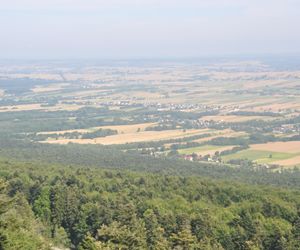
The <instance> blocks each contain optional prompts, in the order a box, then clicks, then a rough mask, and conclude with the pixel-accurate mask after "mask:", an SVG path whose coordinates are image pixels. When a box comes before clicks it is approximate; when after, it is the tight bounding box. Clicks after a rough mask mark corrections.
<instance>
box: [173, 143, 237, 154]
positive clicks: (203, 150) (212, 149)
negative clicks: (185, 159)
mask: <svg viewBox="0 0 300 250" xmlns="http://www.w3.org/2000/svg"><path fill="white" fill-rule="evenodd" d="M233 147H234V146H225V147H224V146H222V147H220V146H211V145H205V146H200V147H194V148H187V149H180V150H178V152H179V153H180V154H193V153H196V154H198V155H202V156H204V155H214V154H215V153H216V152H217V151H218V152H222V151H224V150H229V149H232V148H233Z"/></svg>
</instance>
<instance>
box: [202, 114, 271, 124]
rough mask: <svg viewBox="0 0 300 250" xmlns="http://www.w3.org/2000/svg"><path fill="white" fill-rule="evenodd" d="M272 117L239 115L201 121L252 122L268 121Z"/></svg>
mask: <svg viewBox="0 0 300 250" xmlns="http://www.w3.org/2000/svg"><path fill="white" fill-rule="evenodd" d="M268 119H272V117H266V116H237V115H216V116H205V117H203V118H201V120H205V121H220V122H245V121H250V120H268Z"/></svg>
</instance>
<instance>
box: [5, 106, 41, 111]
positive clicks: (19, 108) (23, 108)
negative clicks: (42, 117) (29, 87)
mask: <svg viewBox="0 0 300 250" xmlns="http://www.w3.org/2000/svg"><path fill="white" fill-rule="evenodd" d="M38 109H41V105H40V104H23V105H13V106H2V107H0V112H11V111H26V110H38Z"/></svg>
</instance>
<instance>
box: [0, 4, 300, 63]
mask: <svg viewBox="0 0 300 250" xmlns="http://www.w3.org/2000/svg"><path fill="white" fill-rule="evenodd" d="M299 24H300V0H152V1H151V0H136V1H135V0H105V1H102V0H1V3H0V32H1V33H0V34H1V36H0V58H18V57H19V58H89V57H90V58H136V57H154V58H155V57H199V56H207V55H214V56H215V55H228V54H252V53H255V54H260V53H264V54H265V53H294V52H296V53H299V52H300V27H299Z"/></svg>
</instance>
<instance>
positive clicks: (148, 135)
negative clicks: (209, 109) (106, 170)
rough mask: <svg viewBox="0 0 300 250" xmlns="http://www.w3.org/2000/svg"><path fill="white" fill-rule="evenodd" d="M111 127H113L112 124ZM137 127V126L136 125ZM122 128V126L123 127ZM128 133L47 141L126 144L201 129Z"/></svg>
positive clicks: (169, 137)
mask: <svg viewBox="0 0 300 250" xmlns="http://www.w3.org/2000/svg"><path fill="white" fill-rule="evenodd" d="M109 128H110V129H112V128H113V127H112V126H110V127H109ZM136 128H137V127H136ZM121 129H122V128H121ZM121 131H122V132H124V131H123V130H121ZM127 131H128V132H127V133H125V132H124V133H121V134H117V135H111V136H107V137H101V138H95V139H58V140H48V141H46V142H47V143H56V144H68V143H79V144H103V145H112V144H126V143H132V142H145V141H159V140H167V139H176V138H183V137H186V136H192V135H196V134H198V133H199V132H201V130H194V129H191V130H186V131H185V132H184V131H183V130H164V131H141V132H137V131H135V132H132V128H130V129H128V130H127ZM130 131H131V132H130Z"/></svg>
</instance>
